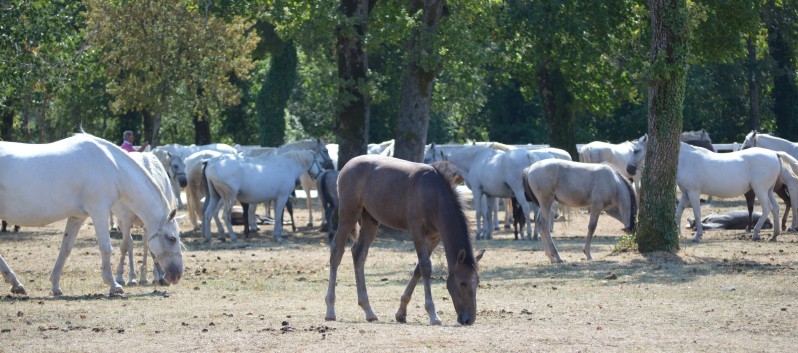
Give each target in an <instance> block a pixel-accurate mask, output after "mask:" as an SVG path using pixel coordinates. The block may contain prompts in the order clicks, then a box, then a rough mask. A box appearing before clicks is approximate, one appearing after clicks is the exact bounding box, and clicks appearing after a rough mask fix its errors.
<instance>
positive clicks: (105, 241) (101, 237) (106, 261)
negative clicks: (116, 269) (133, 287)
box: [90, 210, 125, 294]
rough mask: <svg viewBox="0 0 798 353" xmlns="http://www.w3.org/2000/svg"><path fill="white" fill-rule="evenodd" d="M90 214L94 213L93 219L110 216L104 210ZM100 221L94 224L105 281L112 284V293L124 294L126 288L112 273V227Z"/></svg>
mask: <svg viewBox="0 0 798 353" xmlns="http://www.w3.org/2000/svg"><path fill="white" fill-rule="evenodd" d="M105 212H107V211H105ZM90 214H91V215H92V219H103V216H105V217H108V213H105V214H103V213H102V210H101V211H100V212H94V213H90ZM98 223H100V224H97V223H95V224H94V231H95V233H96V236H97V243H98V244H99V247H100V255H101V256H102V274H103V282H104V283H105V284H107V285H110V287H111V288H110V291H109V293H110V294H122V293H124V292H125V290H124V289H123V288H122V286H121V285H120V284H119V283H117V282H116V281H115V280H114V276H113V274H112V273H111V254H112V253H113V248H112V247H111V232H110V229H108V227H107V225H106V223H107V222H98Z"/></svg>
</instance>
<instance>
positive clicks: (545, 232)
mask: <svg viewBox="0 0 798 353" xmlns="http://www.w3.org/2000/svg"><path fill="white" fill-rule="evenodd" d="M538 201H539V202H540V209H539V213H540V216H539V217H540V221H539V222H537V223H539V224H540V233H541V234H540V239H541V241H542V243H543V251H544V252H545V253H546V256H547V257H548V258H549V261H551V262H552V263H556V262H562V259H560V253H559V252H558V251H557V247H556V246H555V245H554V240H552V239H551V230H550V229H549V226H548V225H549V217H551V204H552V202H553V201H550V200H546V201H544V200H541V199H539V198H538Z"/></svg>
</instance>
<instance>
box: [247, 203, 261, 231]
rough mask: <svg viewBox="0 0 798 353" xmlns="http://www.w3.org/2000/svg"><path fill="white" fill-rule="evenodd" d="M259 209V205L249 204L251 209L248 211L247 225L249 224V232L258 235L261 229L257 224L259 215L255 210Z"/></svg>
mask: <svg viewBox="0 0 798 353" xmlns="http://www.w3.org/2000/svg"><path fill="white" fill-rule="evenodd" d="M257 208H258V204H257V203H251V204H249V207H248V209H247V223H249V231H250V232H255V233H257V232H258V230H259V229H260V227H258V222H257V218H258V215H257V213H255V209H257Z"/></svg>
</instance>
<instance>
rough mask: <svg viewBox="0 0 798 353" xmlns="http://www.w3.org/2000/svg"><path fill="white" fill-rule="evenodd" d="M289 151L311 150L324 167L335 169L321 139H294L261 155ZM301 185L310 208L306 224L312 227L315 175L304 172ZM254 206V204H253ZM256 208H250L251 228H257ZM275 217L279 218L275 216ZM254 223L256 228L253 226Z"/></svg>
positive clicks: (267, 155) (301, 176) (272, 154)
mask: <svg viewBox="0 0 798 353" xmlns="http://www.w3.org/2000/svg"><path fill="white" fill-rule="evenodd" d="M289 151H311V152H314V153H316V154H318V155H319V156H321V158H322V160H321V163H322V164H321V165H322V167H323V168H324V169H333V168H334V165H335V164H333V160H332V158H331V156H330V151H329V149H328V148H327V145H326V144H324V143H323V142H322V141H321V140H319V139H308V140H301V141H294V142H289V143H286V144H284V145H282V146H280V147H278V148H277V149H275V150H273V151H271V152H265V153H263V154H261V155H260V156H263V157H269V156H276V155H280V154H283V153H286V152H289ZM336 162H337V160H336ZM299 186H300V187H302V191H304V192H305V206H307V209H308V223H307V224H306V226H308V227H312V226H313V198H312V197H311V193H310V192H311V190H313V189H315V188H316V181H315V179H314V178H313V177H311V176H310V175H309V174H308V173H304V174H302V175H300V176H299ZM253 206H254V205H253ZM319 207H320V208H321V201H319ZM255 208H256V207H250V208H249V219H250V228H251V229H257V224H254V223H253V222H254V219H255ZM275 218H277V217H276V216H275ZM324 222H325V220H324V219H322V225H324ZM253 225H254V228H252V227H253Z"/></svg>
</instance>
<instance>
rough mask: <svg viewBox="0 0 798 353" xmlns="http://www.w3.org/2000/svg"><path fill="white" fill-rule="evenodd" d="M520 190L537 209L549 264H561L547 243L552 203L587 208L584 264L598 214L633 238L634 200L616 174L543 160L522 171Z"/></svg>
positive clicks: (626, 182)
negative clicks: (522, 189)
mask: <svg viewBox="0 0 798 353" xmlns="http://www.w3.org/2000/svg"><path fill="white" fill-rule="evenodd" d="M523 180H524V188H525V189H526V191H527V194H530V196H531V197H532V198H533V202H535V203H538V204H539V205H540V223H541V224H542V225H543V227H542V228H541V233H542V235H541V239H542V241H543V250H544V251H545V252H546V256H548V257H549V260H550V261H551V262H561V261H562V260H561V259H560V255H559V253H558V252H557V247H556V246H554V241H552V239H551V233H550V228H549V224H550V223H549V221H550V220H551V207H552V204H553V203H554V201H557V202H559V203H560V204H561V205H566V206H569V207H588V208H589V209H590V221H589V222H588V225H587V236H585V246H584V247H583V248H582V252H583V253H584V254H585V256H586V257H587V259H588V260H590V259H592V256H591V255H590V243H591V241H592V239H593V232H595V230H596V225H597V224H598V218H599V215H600V214H601V211H607V214H608V215H610V216H612V217H613V218H615V219H618V220H619V221H621V223H623V225H624V227H625V230H626V231H627V232H628V233H630V234H634V232H635V216H636V213H637V200H636V198H635V195H634V191H633V190H632V185H631V184H630V183H629V180H628V179H626V178H625V177H624V176H623V175H621V174H620V172H619V171H618V170H615V169H613V168H612V167H609V166H606V165H601V164H588V163H580V162H572V161H565V160H561V159H546V160H542V161H540V162H537V163H535V164H533V165H531V166H530V167H529V168H528V169H527V170H525V175H524V178H523Z"/></svg>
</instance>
